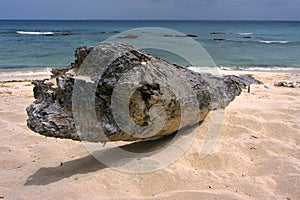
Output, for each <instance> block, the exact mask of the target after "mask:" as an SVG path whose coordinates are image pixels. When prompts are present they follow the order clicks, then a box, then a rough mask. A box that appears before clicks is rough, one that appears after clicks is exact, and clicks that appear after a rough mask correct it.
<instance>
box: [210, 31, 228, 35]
mask: <svg viewBox="0 0 300 200" xmlns="http://www.w3.org/2000/svg"><path fill="white" fill-rule="evenodd" d="M210 34H211V35H221V34H226V33H223V32H218V31H215V32H211V33H210Z"/></svg>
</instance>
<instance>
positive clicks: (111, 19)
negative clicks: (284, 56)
mask: <svg viewBox="0 0 300 200" xmlns="http://www.w3.org/2000/svg"><path fill="white" fill-rule="evenodd" d="M0 20H1V21H4V20H6V21H12V20H19V21H22V20H23V21H26V20H28V21H29V20H30V21H33V20H36V21H46V20H48V21H100V20H101V21H295V22H299V21H300V19H131V18H128V19H113V18H102V19H101V18H90V19H88V18H87V19H76V18H74V19H70V18H67V19H60V18H42V19H33V18H25V19H24V18H23V19H20V18H0Z"/></svg>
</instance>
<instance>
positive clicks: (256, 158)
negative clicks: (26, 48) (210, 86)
mask: <svg viewBox="0 0 300 200" xmlns="http://www.w3.org/2000/svg"><path fill="white" fill-rule="evenodd" d="M225 73H232V72H225ZM234 73H243V72H239V71H236V72H234ZM246 73H248V74H254V77H255V78H257V79H258V80H260V81H262V82H263V83H264V84H262V85H253V86H251V91H250V93H248V91H246V90H245V91H243V93H242V94H241V95H240V96H238V97H237V98H236V99H235V100H234V101H233V102H231V103H230V105H229V106H228V107H227V108H226V118H225V122H224V126H223V129H222V133H221V136H220V137H219V139H218V141H217V143H216V145H215V147H214V149H213V150H212V152H211V153H210V154H209V155H207V156H206V157H204V158H202V159H200V158H199V154H198V151H199V148H200V147H201V145H202V143H203V141H204V139H205V137H206V130H207V127H208V124H209V120H206V121H205V122H204V123H202V125H201V126H200V127H199V128H198V129H197V131H198V132H197V135H196V137H195V139H194V141H193V143H192V145H191V146H190V148H189V149H188V150H187V151H186V152H185V153H184V154H183V156H182V157H180V158H179V159H178V160H177V161H175V162H174V163H172V164H171V165H169V166H167V167H165V168H163V169H161V170H159V171H156V172H152V173H147V174H130V173H124V172H119V171H116V170H114V169H110V168H108V167H106V166H105V165H103V164H101V163H100V162H99V161H98V160H96V159H95V158H94V157H93V156H92V155H90V154H89V153H88V151H87V150H86V149H85V147H84V145H83V144H82V143H80V142H76V141H71V140H64V139H55V138H46V137H44V136H41V135H39V134H37V133H34V132H32V131H31V130H29V129H28V128H27V126H26V119H27V115H26V111H25V108H26V107H27V106H28V105H30V104H31V103H32V102H33V101H34V98H33V93H32V89H33V86H32V85H31V83H30V81H25V80H24V78H21V79H20V80H19V81H13V82H7V81H8V79H10V80H12V79H13V78H7V79H2V81H0V103H1V107H0V133H1V134H0V163H1V165H0V177H1V178H0V199H170V200H171V199H282V200H288V199H293V200H294V199H300V117H299V116H300V88H288V87H275V86H274V82H275V81H278V80H282V79H285V78H287V77H291V76H295V74H291V73H287V72H285V73H283V72H246ZM34 78H36V77H34ZM25 79H27V80H30V79H31V78H28V77H26V78H25ZM208 119H209V117H208Z"/></svg>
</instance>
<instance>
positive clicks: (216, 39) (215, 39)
mask: <svg viewBox="0 0 300 200" xmlns="http://www.w3.org/2000/svg"><path fill="white" fill-rule="evenodd" d="M213 40H214V41H225V40H226V39H224V38H214V39H213Z"/></svg>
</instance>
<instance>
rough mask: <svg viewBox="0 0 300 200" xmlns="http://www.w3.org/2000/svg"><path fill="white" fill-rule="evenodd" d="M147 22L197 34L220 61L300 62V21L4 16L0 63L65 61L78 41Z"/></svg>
mask: <svg viewBox="0 0 300 200" xmlns="http://www.w3.org/2000/svg"><path fill="white" fill-rule="evenodd" d="M142 27H163V28H170V29H173V30H176V31H179V32H182V33H184V34H194V35H197V37H196V38H194V39H195V40H196V41H197V42H199V43H200V44H201V45H202V46H203V47H204V48H205V49H206V51H207V52H208V53H209V54H210V56H211V57H212V58H213V60H214V61H215V63H216V64H217V65H218V66H220V67H221V66H222V67H228V68H236V67H239V68H255V67H260V68H275V67H277V68H291V67H292V68H298V67H299V68H300V21H113V20H105V21H104V20H91V21H88V20H0V49H1V50H0V69H6V70H11V69H19V68H23V69H24V68H46V67H58V66H66V65H68V64H69V63H70V62H73V61H74V56H73V54H74V49H75V48H76V47H78V46H83V45H96V44H98V43H100V42H101V41H103V40H105V39H106V38H108V37H110V36H112V35H114V34H116V33H118V32H122V31H126V30H130V29H133V28H142ZM213 32H215V34H212V33H213ZM216 32H218V34H216ZM216 39H217V40H216ZM220 39H222V40H220ZM165 56H167V55H165ZM170 61H172V58H171V57H170Z"/></svg>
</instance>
